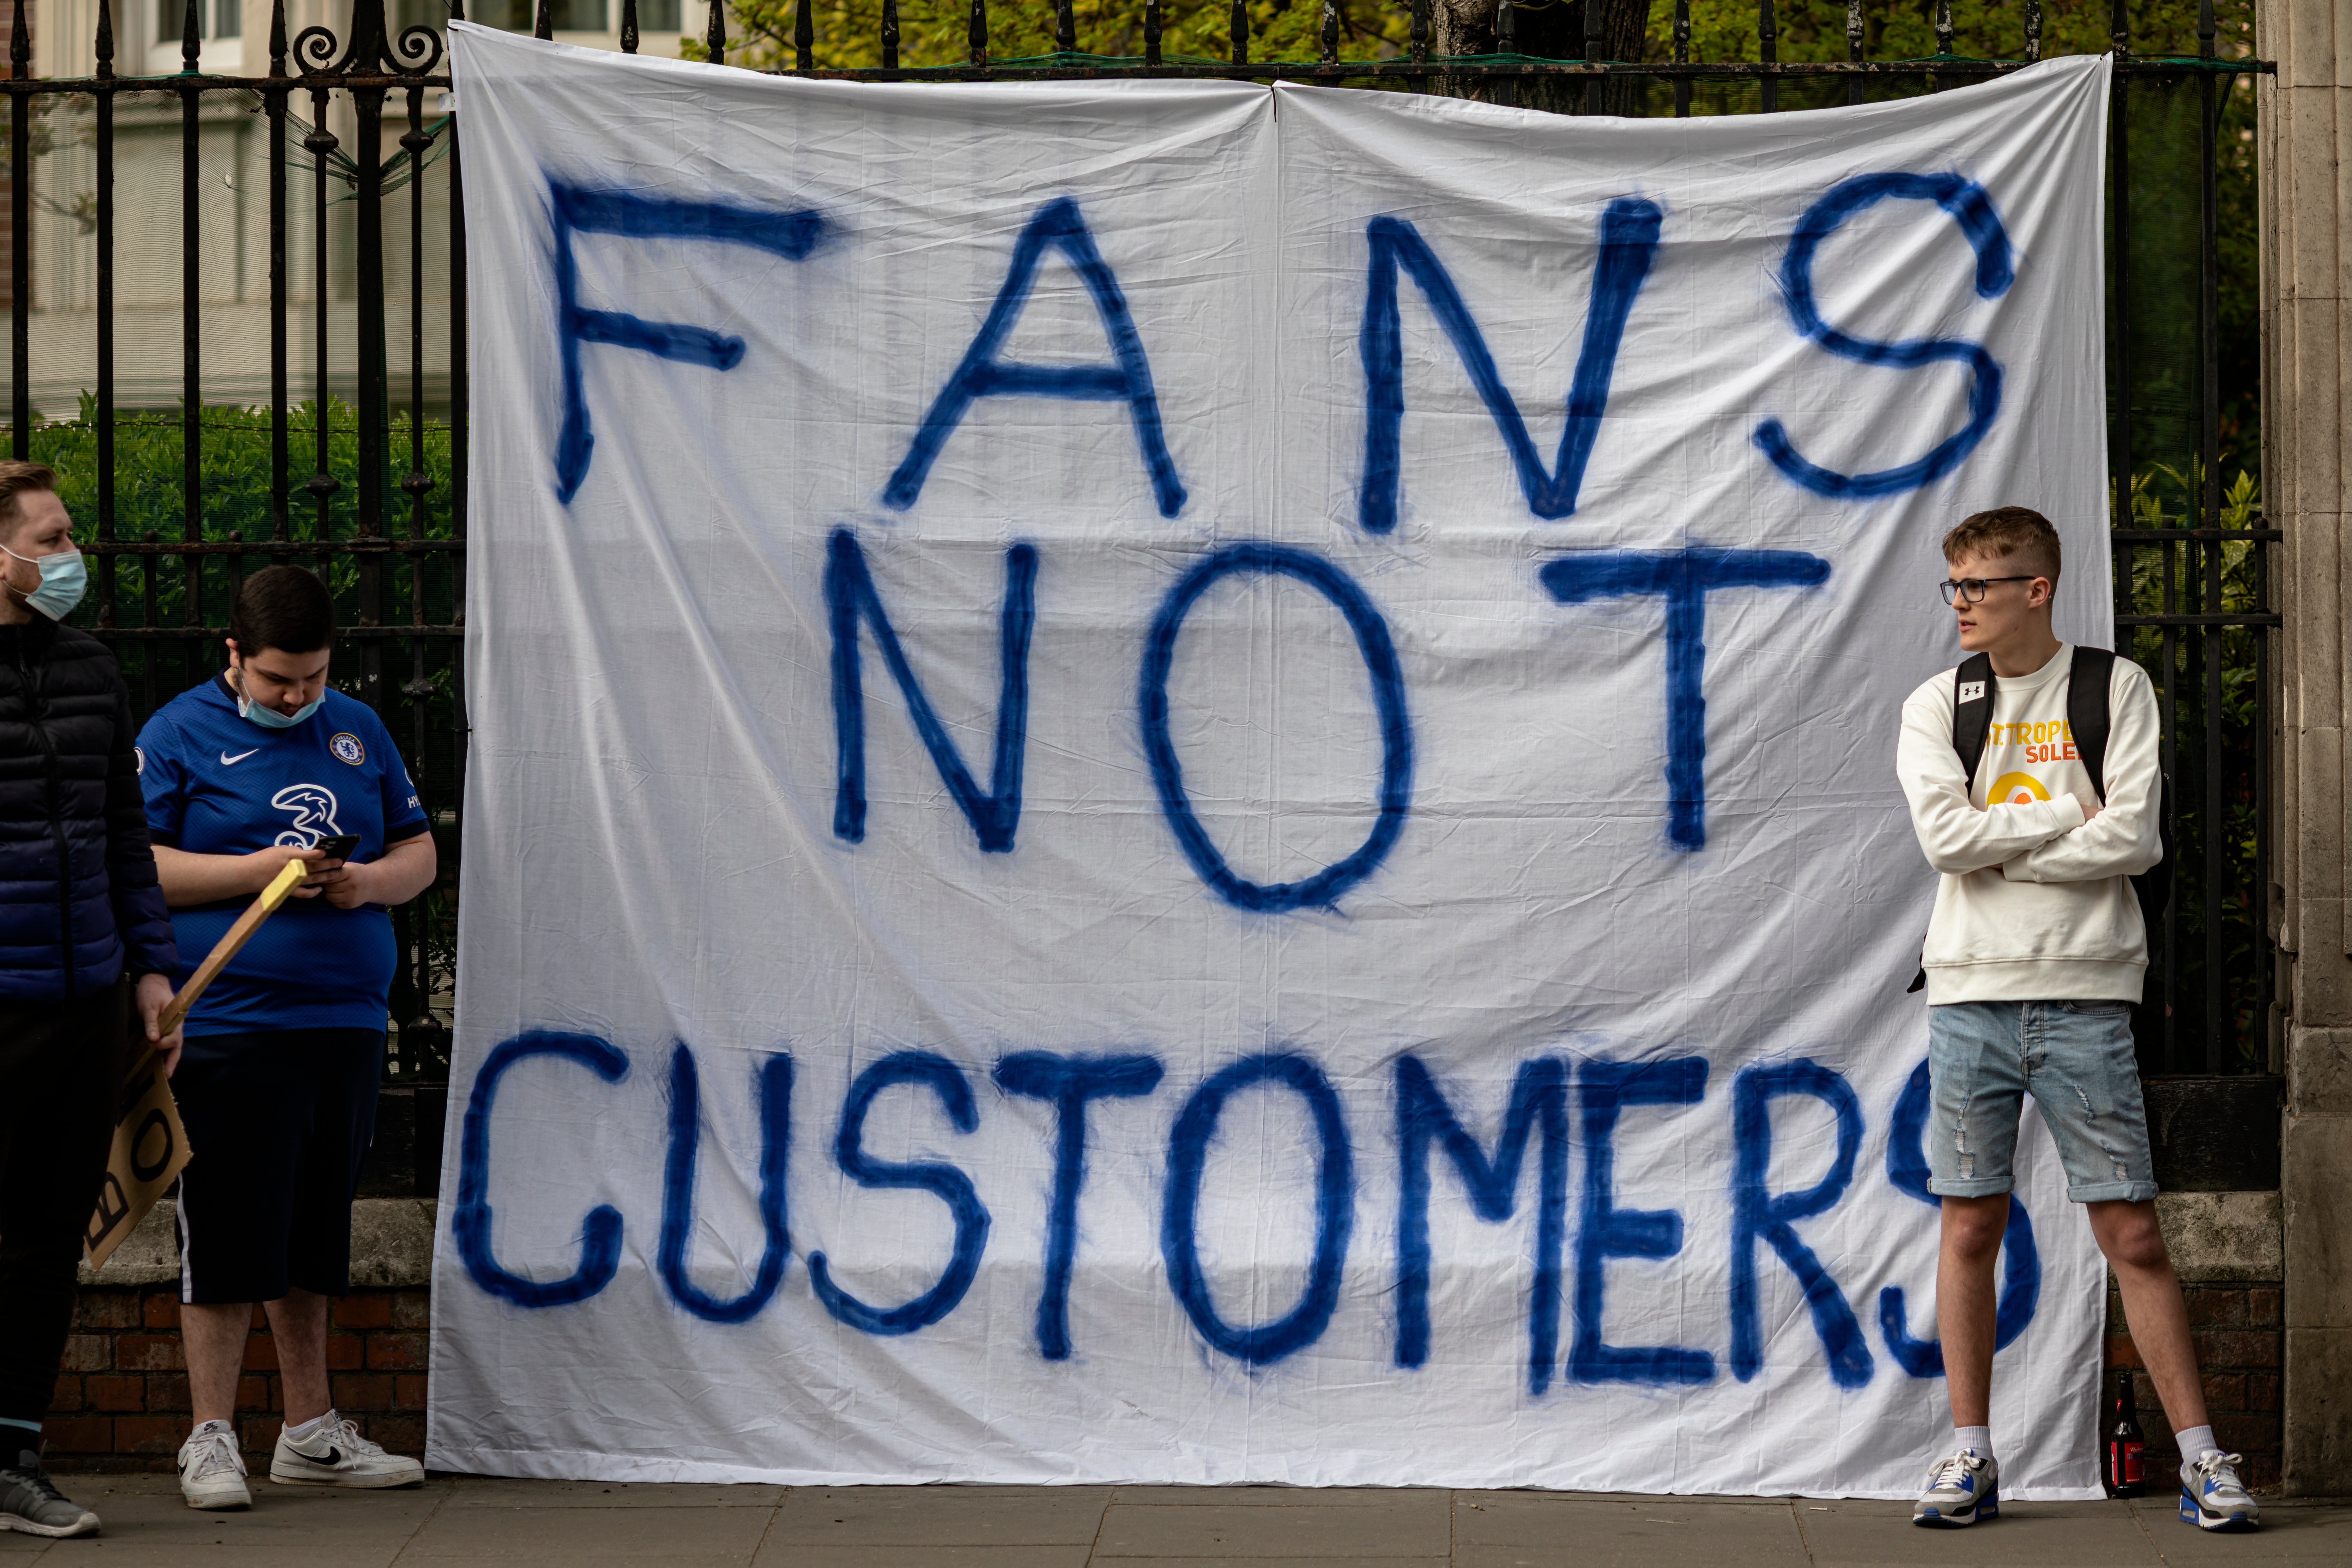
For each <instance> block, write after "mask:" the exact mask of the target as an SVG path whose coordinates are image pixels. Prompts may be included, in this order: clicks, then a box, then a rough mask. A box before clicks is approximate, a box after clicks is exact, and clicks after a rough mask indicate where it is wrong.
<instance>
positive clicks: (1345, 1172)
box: [1160, 1051, 1356, 1366]
mask: <svg viewBox="0 0 2352 1568" xmlns="http://www.w3.org/2000/svg"><path fill="white" fill-rule="evenodd" d="M1260 1083H1270V1084H1280V1085H1281V1086H1283V1087H1284V1088H1286V1089H1290V1090H1291V1091H1292V1092H1294V1093H1296V1094H1297V1096H1298V1097H1299V1098H1300V1099H1301V1100H1305V1101H1306V1102H1307V1110H1308V1111H1309V1112H1310V1113H1311V1114H1312V1115H1313V1116H1314V1118H1315V1136H1316V1140H1317V1142H1318V1143H1319V1144H1320V1145H1321V1148H1322V1157H1321V1160H1320V1163H1319V1165H1318V1171H1317V1176H1316V1183H1315V1255H1314V1258H1313V1261H1312V1262H1311V1263H1310V1264H1309V1265H1308V1267H1307V1289H1305V1291H1303V1292H1302V1293H1301V1294H1300V1296H1299V1299H1298V1305H1297V1306H1296V1307H1293V1308H1292V1309H1291V1310H1289V1311H1287V1312H1286V1313H1284V1314H1283V1315H1282V1316H1281V1317H1279V1318H1276V1320H1275V1321H1272V1322H1269V1323H1259V1324H1256V1325H1254V1326H1252V1327H1248V1328H1235V1327H1234V1326H1233V1325H1232V1324H1230V1323H1228V1322H1226V1321H1224V1320H1223V1318H1221V1317H1219V1316H1218V1315H1217V1306H1216V1303H1215V1302H1214V1301H1213V1300H1210V1297H1209V1281H1208V1278H1207V1276H1206V1275H1204V1274H1202V1271H1201V1238H1200V1235H1199V1211H1200V1205H1201V1178H1202V1174H1203V1173H1204V1172H1205V1171H1206V1169H1207V1166H1208V1163H1209V1141H1210V1140H1211V1139H1212V1138H1213V1137H1214V1136H1215V1135H1216V1131H1217V1121H1218V1119H1219V1118H1220V1117H1221V1116H1223V1114H1224V1110H1225V1101H1226V1100H1230V1099H1232V1098H1233V1097H1234V1095H1235V1094H1236V1093H1238V1092H1240V1091H1241V1090H1242V1089H1247V1088H1249V1087H1250V1086H1251V1085H1253V1084H1260ZM1355 1205H1356V1180H1355V1154H1354V1151H1353V1149H1352V1147H1351V1146H1350V1144H1349V1141H1348V1123H1347V1119H1346V1118H1345V1117H1344V1116H1342V1115H1341V1114H1340V1110H1339V1091H1338V1090H1336V1089H1333V1088H1332V1087H1331V1080H1330V1079H1328V1078H1326V1077H1324V1076H1323V1069H1322V1068H1319V1067H1318V1066H1317V1065H1316V1064H1315V1060H1314V1058H1311V1057H1304V1056H1300V1055H1297V1053H1295V1052H1290V1051H1275V1052H1268V1053H1267V1054H1265V1055H1263V1056H1255V1057H1244V1058H1242V1059H1241V1060H1240V1061H1237V1062H1234V1064H1233V1065H1232V1066H1230V1067H1227V1068H1223V1069H1221V1070H1220V1071H1218V1072H1217V1073H1215V1074H1213V1075H1212V1076H1211V1077H1210V1078H1209V1079H1208V1080H1207V1081H1206V1082H1204V1083H1202V1085H1201V1087H1200V1088H1199V1089H1194V1090H1193V1091H1192V1099H1190V1100H1186V1101H1185V1102H1184V1109H1183V1110H1182V1111H1181V1112H1180V1113H1179V1114H1178V1115H1177V1118H1176V1126H1175V1129H1174V1131H1172V1132H1171V1133H1170V1135H1169V1140H1168V1188H1167V1193H1166V1195H1165V1199H1164V1201H1163V1204H1162V1206H1161V1208H1160V1257H1161V1258H1164V1259H1166V1261H1167V1264H1168V1283H1169V1286H1170V1288H1171V1289H1173V1290H1174V1291H1175V1293H1176V1300H1177V1301H1178V1303H1179V1304H1181V1306H1182V1307H1183V1309H1184V1311H1185V1313H1186V1315H1187V1316H1189V1317H1190V1318H1191V1319H1192V1326H1193V1327H1194V1328H1196V1329H1198V1330H1199V1331H1201V1337H1202V1339H1205V1340H1207V1341H1208V1342H1210V1343H1211V1344H1213V1345H1214V1346H1215V1347H1216V1348H1217V1349H1219V1350H1221V1351H1223V1352H1225V1353H1226V1354H1227V1355H1230V1356H1235V1357H1238V1358H1239V1359H1241V1360H1243V1361H1245V1362H1248V1363H1250V1364H1251V1365H1253V1366H1260V1365H1264V1364H1265V1363H1268V1362H1276V1361H1280V1360H1281V1359H1282V1358H1283V1357H1284V1356H1286V1355H1288V1354H1290V1353H1291V1352H1294V1351H1299V1350H1304V1349H1306V1348H1307V1346H1308V1345H1311V1344H1313V1343H1314V1342H1316V1341H1317V1340H1318V1339H1321V1338H1322V1337H1323V1331H1324V1330H1325V1329H1326V1328H1328V1326H1329V1325H1330V1322H1331V1313H1332V1311H1333V1310H1335V1309H1336V1308H1338V1306H1339V1278H1340V1273H1341V1270H1342V1269H1343V1268H1345V1267H1346V1265H1347V1261H1348V1240H1349V1237H1350V1236H1351V1235H1352V1234H1353V1233H1354V1231H1355V1227H1356V1207H1355Z"/></svg>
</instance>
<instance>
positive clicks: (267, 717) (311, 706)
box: [236, 676, 327, 730]
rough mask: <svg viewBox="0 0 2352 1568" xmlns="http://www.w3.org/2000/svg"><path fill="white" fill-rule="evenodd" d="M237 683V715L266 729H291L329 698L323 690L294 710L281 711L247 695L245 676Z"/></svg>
mask: <svg viewBox="0 0 2352 1568" xmlns="http://www.w3.org/2000/svg"><path fill="white" fill-rule="evenodd" d="M326 700H327V694H326V693H325V692H324V691H321V692H320V693H319V695H318V696H316V697H313V698H312V699H310V701H308V702H305V703H304V704H302V706H301V707H299V708H298V709H296V710H294V711H293V712H291V713H280V712H279V711H278V710H277V709H275V708H270V707H267V706H265V705H263V704H262V703H259V702H256V701H255V700H253V699H252V698H250V697H247V695H246V694H245V678H244V677H243V676H239V677H238V678H237V679H236V716H237V717H238V718H240V719H243V720H245V721H247V722H249V723H254V724H258V725H260V726H261V727H262V728H263V729H265V730H291V729H292V728H294V726H295V725H297V724H299V723H301V722H302V721H304V720H306V719H308V718H310V715H311V714H313V713H316V712H317V711H318V710H319V705H320V703H322V702H324V701H326Z"/></svg>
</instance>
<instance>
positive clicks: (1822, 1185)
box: [1731, 1059, 1874, 1388]
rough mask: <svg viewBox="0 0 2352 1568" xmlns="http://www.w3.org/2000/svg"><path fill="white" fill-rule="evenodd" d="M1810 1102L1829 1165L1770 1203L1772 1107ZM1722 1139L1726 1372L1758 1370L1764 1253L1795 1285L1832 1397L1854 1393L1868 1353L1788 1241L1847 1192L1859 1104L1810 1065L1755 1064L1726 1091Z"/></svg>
mask: <svg viewBox="0 0 2352 1568" xmlns="http://www.w3.org/2000/svg"><path fill="white" fill-rule="evenodd" d="M1790 1094H1809V1095H1811V1096H1812V1097H1813V1098H1814V1099H1816V1100H1821V1101H1822V1103H1823V1104H1825V1105H1827V1106H1828V1107H1829V1108H1830V1109H1831V1110H1832V1111H1834V1112H1835V1113H1836V1115H1837V1158H1836V1159H1835V1160H1834V1161H1832V1163H1831V1165H1830V1168H1829V1172H1828V1173H1827V1174H1825V1175H1823V1176H1822V1179H1821V1180H1820V1181H1818V1182H1815V1183H1814V1184H1812V1185H1811V1186H1810V1187H1807V1188H1805V1189H1804V1190H1803V1191H1802V1192H1795V1193H1781V1194H1774V1193H1772V1192H1771V1191H1770V1190H1769V1188H1768V1187H1767V1186H1766V1185H1765V1182H1766V1173H1768V1172H1769V1170H1770V1169H1771V1167H1772V1102H1773V1101H1774V1100H1778V1099H1780V1097H1782V1096H1783V1095H1790ZM1731 1107H1732V1110H1731V1132H1732V1142H1733V1143H1734V1144H1735V1146H1736V1148H1737V1151H1738V1152H1737V1154H1736V1156H1735V1167H1734V1173H1733V1176H1732V1184H1731V1370H1732V1373H1733V1374H1734V1375H1736V1376H1737V1377H1738V1379H1739V1381H1740V1382H1742V1383H1746V1382H1747V1381H1748V1379H1750V1378H1752V1377H1754V1376H1755V1375H1756V1374H1757V1373H1759V1372H1761V1371H1762V1370H1763V1369H1764V1328H1763V1304H1762V1301H1761V1300H1759V1292H1758V1289H1757V1280H1756V1244H1757V1242H1759V1241H1764V1242H1767V1243H1769V1244H1770V1246H1771V1248H1772V1250H1773V1251H1775V1252H1777V1253H1779V1254H1780V1261H1781V1262H1783V1263H1785V1264H1787V1265H1788V1266H1789V1271H1790V1273H1792V1274H1794V1275H1795V1276H1796V1277H1797V1282H1798V1284H1799V1285H1801V1286H1802V1287H1803V1289H1804V1292H1805V1305H1806V1307H1807V1308H1808V1309H1809V1310H1811V1313H1812V1318H1813V1331H1814V1332H1816V1333H1818V1334H1819V1335H1821V1338H1822V1346H1823V1347H1824V1348H1825V1349H1826V1350H1827V1351H1828V1352H1829V1357H1830V1376H1831V1378H1832V1379H1833V1380H1834V1381H1835V1382H1836V1384H1837V1385H1838V1386H1839V1387H1840V1388H1860V1387H1862V1386H1863V1385H1864V1384H1866V1383H1868V1382H1869V1381H1870V1378H1871V1373H1872V1372H1873V1370H1874V1363H1873V1362H1872V1360H1871V1354H1870V1346H1869V1345H1868V1344H1867V1343H1865V1342H1864V1340H1863V1337H1862V1325H1861V1323H1859V1322H1858V1321H1855V1319H1854V1315H1853V1307H1852V1306H1851V1305H1849V1304H1848V1303H1847V1301H1846V1299H1845V1292H1844V1291H1843V1290H1842V1289H1839V1288H1838V1282H1837V1281H1836V1280H1835V1279H1832V1278H1831V1277H1830V1271H1829V1270H1828V1269H1827V1268H1823V1267H1822V1260H1821V1259H1820V1258H1817V1257H1815V1256H1814V1255H1813V1249H1812V1248H1811V1247H1807V1246H1806V1245H1805V1244H1804V1243H1803V1242H1802V1241H1801V1240H1799V1239H1798V1237H1797V1231H1796V1224H1795V1222H1796V1221H1798V1220H1801V1219H1809V1218H1811V1216H1813V1215H1817V1214H1822V1213H1825V1212H1826V1211H1827V1210H1829V1209H1830V1208H1831V1207H1832V1206H1833V1205H1835V1204H1836V1203H1837V1201H1838V1199H1840V1198H1841V1197H1843V1196H1844V1195H1845V1190H1846V1188H1847V1187H1849V1186H1851V1185H1852V1184H1853V1161H1854V1155H1855V1154H1856V1153H1857V1152H1859V1151H1860V1150H1861V1148H1862V1102H1861V1101H1860V1100H1856V1099H1855V1098H1854V1093H1853V1086H1852V1085H1850V1084H1848V1083H1847V1082H1846V1080H1845V1079H1843V1077H1841V1076H1840V1075H1838V1074H1837V1073H1834V1072H1832V1071H1831V1070H1830V1069H1829V1068H1825V1067H1822V1065H1821V1064H1819V1063H1818V1062H1809V1061H1805V1060H1802V1059H1799V1060H1795V1061H1785V1062H1759V1063H1758V1064H1757V1065H1756V1066H1754V1067H1751V1068H1748V1069H1747V1070H1745V1071H1744V1072H1742V1073H1741V1074H1740V1075H1739V1076H1738V1078H1737V1079H1734V1080H1733V1081H1732V1086H1731Z"/></svg>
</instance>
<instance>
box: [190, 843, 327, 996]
mask: <svg viewBox="0 0 2352 1568" xmlns="http://www.w3.org/2000/svg"><path fill="white" fill-rule="evenodd" d="M309 875H310V862H309V861H308V860H289V861H287V862H286V864H285V865H284V866H282V867H280V868H278V875H277V876H275V877H273V878H271V879H270V881H269V886H268V887H266V888H264V889H261V897H259V898H257V899H256V900H253V902H252V903H250V904H248V905H247V906H246V910H245V913H243V914H241V915H239V916H237V917H236V924H235V925H233V926H231V927H229V928H228V931H226V933H225V934H224V935H223V936H222V937H221V939H220V941H218V942H215V943H213V950H212V951H211V952H208V953H206V954H205V961H204V962H203V963H199V964H197V965H196V972H195V973H194V974H191V975H189V976H188V983H187V984H185V985H183V986H181V987H180V993H179V994H178V995H176V996H174V997H173V998H172V1000H171V1002H170V1004H169V1005H166V1006H165V1007H164V1009H163V1012H162V1013H161V1014H160V1015H158V1016H157V1017H156V1019H155V1032H156V1033H157V1034H158V1035H168V1034H170V1033H171V1032H172V1031H173V1030H174V1029H176V1028H178V1027H179V1026H180V1021H181V1020H182V1019H184V1018H185V1017H186V1016H188V1010H189V1009H190V1008H192V1007H194V1005H196V999H197V998H198V997H200V996H202V995H203V994H205V986H207V985H210V984H212V983H213V982H214V981H215V980H216V979H218V978H219V976H220V972H221V971H222V970H224V969H226V968H227V967H228V961H229V960H230V959H232V958H235V957H236V952H237V949H239V948H241V947H243V946H244V945H245V944H246V943H247V942H250V941H252V940H253V933H254V932H255V931H259V930H260V929H261V922H262V921H266V920H268V918H269V917H270V916H271V915H273V914H276V913H277V912H278V905H280V904H282V903H284V902H285V901H286V900H287V898H288V896H289V894H291V893H292V892H293V891H294V889H295V888H296V886H297V885H298V884H299V883H300V882H301V880H302V879H303V878H305V877H307V876H309Z"/></svg>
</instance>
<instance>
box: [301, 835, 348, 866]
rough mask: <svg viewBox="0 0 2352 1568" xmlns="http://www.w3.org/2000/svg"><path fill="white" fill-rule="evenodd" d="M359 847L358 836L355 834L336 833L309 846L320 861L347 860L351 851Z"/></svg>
mask: <svg viewBox="0 0 2352 1568" xmlns="http://www.w3.org/2000/svg"><path fill="white" fill-rule="evenodd" d="M310 847H311V848H313V849H316V850H317V851H318V852H319V857H320V859H322V860H348V859H350V858H352V850H354V849H356V848H358V847H360V836H359V835H358V834H356V833H338V834H336V835H334V836H333V837H329V838H321V839H320V840H319V842H317V843H316V844H313V845H311V846H310Z"/></svg>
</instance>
